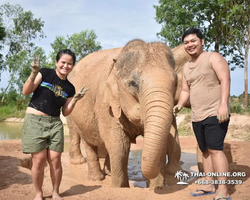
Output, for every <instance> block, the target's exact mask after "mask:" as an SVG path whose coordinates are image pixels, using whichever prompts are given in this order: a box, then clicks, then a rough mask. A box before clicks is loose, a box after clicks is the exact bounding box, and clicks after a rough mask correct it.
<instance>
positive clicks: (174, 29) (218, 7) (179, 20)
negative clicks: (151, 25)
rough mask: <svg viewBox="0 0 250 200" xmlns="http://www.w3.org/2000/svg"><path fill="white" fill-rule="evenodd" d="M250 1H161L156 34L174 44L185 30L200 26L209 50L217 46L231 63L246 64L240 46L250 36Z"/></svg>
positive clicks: (215, 48) (176, 43)
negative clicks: (160, 25)
mask: <svg viewBox="0 0 250 200" xmlns="http://www.w3.org/2000/svg"><path fill="white" fill-rule="evenodd" d="M249 4H250V3H249V1H243V0H233V1H232V0H190V1H186V0H177V1H176V0H160V1H159V6H154V8H155V9H156V18H155V19H156V21H157V22H158V23H159V24H162V29H161V31H160V32H159V33H158V34H157V35H158V36H159V37H161V38H162V39H163V40H165V41H166V42H167V43H168V45H169V46H170V47H175V46H177V45H180V44H181V36H182V34H183V33H184V31H185V30H186V29H188V28H191V27H198V28H200V29H201V30H202V31H203V33H204V37H205V42H206V48H207V49H210V48H211V47H212V45H214V48H213V49H214V50H215V51H217V52H221V53H222V55H223V56H225V57H226V56H229V61H228V62H229V64H231V63H232V64H235V65H236V66H240V67H243V64H244V56H243V55H244V54H242V53H241V47H242V45H243V44H246V43H247V40H249V39H250V38H249V37H248V36H249V34H250V33H249V30H250V29H249V26H250V20H249V18H250V15H249V12H250V9H249V6H250V5H249ZM247 32H248V33H247ZM247 38H248V39H247ZM246 51H248V49H245V53H246Z"/></svg>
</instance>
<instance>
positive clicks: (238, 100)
mask: <svg viewBox="0 0 250 200" xmlns="http://www.w3.org/2000/svg"><path fill="white" fill-rule="evenodd" d="M248 97H250V94H248ZM244 99H245V93H244V92H243V93H242V94H241V95H239V96H238V97H236V96H231V97H230V99H229V102H230V112H231V113H238V114H242V115H243V114H244V115H249V114H250V106H247V107H245V106H244ZM248 99H250V98H248ZM249 103H250V102H249ZM249 103H248V104H249Z"/></svg>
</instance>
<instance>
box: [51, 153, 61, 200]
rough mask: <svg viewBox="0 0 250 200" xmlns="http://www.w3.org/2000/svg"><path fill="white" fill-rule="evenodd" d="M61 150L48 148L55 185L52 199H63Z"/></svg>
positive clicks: (52, 178) (53, 183)
mask: <svg viewBox="0 0 250 200" xmlns="http://www.w3.org/2000/svg"><path fill="white" fill-rule="evenodd" d="M61 154H62V153H61V152H56V151H53V150H50V149H49V150H48V162H49V165H50V176H51V180H52V185H53V192H52V199H53V200H62V198H61V197H60V196H59V186H60V184H61V180H62V164H61Z"/></svg>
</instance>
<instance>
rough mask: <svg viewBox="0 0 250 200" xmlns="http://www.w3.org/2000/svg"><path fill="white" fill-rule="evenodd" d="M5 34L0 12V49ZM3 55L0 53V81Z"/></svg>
mask: <svg viewBox="0 0 250 200" xmlns="http://www.w3.org/2000/svg"><path fill="white" fill-rule="evenodd" d="M5 36H6V32H5V28H4V26H3V23H2V13H0V50H1V49H2V48H3V39H4V38H5ZM2 58H3V55H2V54H1V53H0V81H1V70H2V67H3V65H2V63H3V60H2Z"/></svg>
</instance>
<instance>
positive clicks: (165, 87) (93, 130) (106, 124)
mask: <svg viewBox="0 0 250 200" xmlns="http://www.w3.org/2000/svg"><path fill="white" fill-rule="evenodd" d="M178 51H180V52H181V53H182V49H181V50H180V48H179V49H178V48H177V49H176V50H173V54H174V55H175V56H176V57H178V56H180V55H178ZM173 54H172V52H171V50H170V49H169V48H168V47H167V46H166V45H165V44H162V43H148V44H147V43H145V42H144V41H142V40H132V41H130V42H129V43H128V44H127V45H126V46H125V47H123V48H117V49H110V50H103V51H99V52H95V53H92V54H90V55H88V56H87V57H85V58H84V59H82V60H81V61H80V62H79V63H78V64H77V65H76V66H75V68H74V70H73V71H72V72H71V74H70V76H69V77H68V78H69V80H70V81H71V82H72V83H73V84H74V85H75V87H76V91H77V90H78V89H80V88H81V87H82V85H84V84H85V85H86V87H87V88H88V87H89V88H90V90H89V91H88V92H87V93H86V95H85V96H84V98H83V99H82V100H80V101H79V102H78V103H77V104H76V107H75V109H74V111H73V112H72V114H71V115H70V116H69V117H67V123H68V127H69V131H70V137H71V146H70V161H71V163H74V164H80V163H82V162H83V157H82V154H81V151H80V147H79V146H80V138H81V139H82V141H83V142H84V145H85V150H86V157H87V164H88V178H89V179H91V180H102V179H104V174H103V172H102V170H101V168H100V164H99V158H98V147H99V148H102V149H106V150H107V153H108V155H109V157H108V158H109V159H110V160H107V162H106V164H107V166H108V168H107V169H108V170H110V171H111V179H112V186H114V187H129V180H128V174H127V165H128V156H129V151H130V144H131V143H132V142H134V141H136V137H137V136H139V135H143V136H144V145H143V151H142V160H141V167H142V173H143V175H144V176H145V177H146V178H147V179H148V180H149V181H148V186H149V187H151V188H155V187H163V186H164V185H165V173H166V170H167V172H169V173H175V172H176V171H177V170H179V169H180V164H179V161H180V154H181V150H180V145H179V139H178V135H177V128H176V122H175V118H174V117H173V114H172V109H173V106H174V104H175V103H177V101H178V94H176V95H175V93H176V89H177V86H178V87H179V85H180V84H179V83H178V84H177V77H179V78H180V77H181V76H178V75H177V73H176V72H178V70H179V71H182V69H180V68H181V67H179V66H175V62H174V57H173ZM185 56H186V55H183V56H180V58H182V59H183V58H184V57H185ZM113 58H117V59H116V60H113ZM185 58H186V57H185ZM178 62H180V63H182V62H181V61H180V60H179V61H178ZM178 62H177V65H178ZM183 62H184V61H183ZM177 91H178V90H177ZM166 154H167V155H168V164H167V166H165V164H166ZM109 164H110V166H109Z"/></svg>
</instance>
